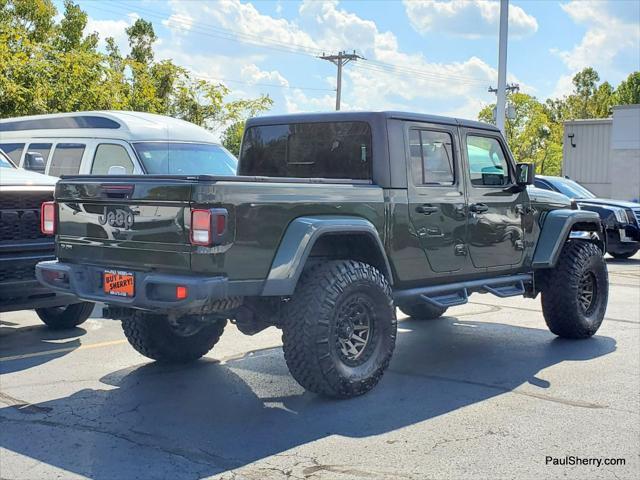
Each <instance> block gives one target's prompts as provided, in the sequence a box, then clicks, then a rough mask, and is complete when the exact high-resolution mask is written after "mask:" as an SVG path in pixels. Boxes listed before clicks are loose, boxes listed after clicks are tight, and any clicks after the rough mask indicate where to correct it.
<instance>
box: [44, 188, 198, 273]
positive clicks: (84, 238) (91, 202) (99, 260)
mask: <svg viewBox="0 0 640 480" xmlns="http://www.w3.org/2000/svg"><path fill="white" fill-rule="evenodd" d="M194 181H195V180H192V179H189V178H184V177H183V178H162V177H150V176H126V177H124V176H123V177H120V176H119V177H113V176H111V177H82V178H69V179H63V180H62V181H60V182H59V183H58V185H57V187H56V202H57V203H58V226H57V235H58V242H57V256H58V258H59V259H60V260H61V261H70V262H73V263H86V264H93V265H104V266H106V267H108V266H112V265H113V266H118V267H127V266H135V267H136V269H141V268H142V269H162V270H176V271H184V270H188V269H189V268H190V264H191V262H190V252H191V245H190V243H189V232H188V230H187V227H186V226H185V222H188V221H189V219H188V215H189V205H190V202H191V190H192V186H193V183H194Z"/></svg>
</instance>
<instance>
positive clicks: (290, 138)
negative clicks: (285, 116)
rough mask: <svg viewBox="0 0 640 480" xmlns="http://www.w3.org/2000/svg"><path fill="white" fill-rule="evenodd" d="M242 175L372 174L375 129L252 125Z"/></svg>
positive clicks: (352, 124) (342, 125) (242, 155)
mask: <svg viewBox="0 0 640 480" xmlns="http://www.w3.org/2000/svg"><path fill="white" fill-rule="evenodd" d="M238 173H239V174H240V175H258V176H266V177H296V178H342V179H355V180H358V179H359V180H363V179H370V178H371V128H370V127H369V124H368V123H365V122H322V123H292V124H286V125H264V126H256V127H251V128H248V129H247V131H246V132H245V135H244V139H243V141H242V151H241V152H240V166H239V172H238Z"/></svg>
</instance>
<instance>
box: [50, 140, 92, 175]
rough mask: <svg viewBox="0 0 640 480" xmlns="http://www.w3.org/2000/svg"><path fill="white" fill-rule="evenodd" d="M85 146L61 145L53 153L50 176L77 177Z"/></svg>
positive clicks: (77, 144)
mask: <svg viewBox="0 0 640 480" xmlns="http://www.w3.org/2000/svg"><path fill="white" fill-rule="evenodd" d="M84 149H85V145H83V144H82V143H59V144H58V145H56V149H55V150H54V151H53V158H52V159H51V167H49V175H51V176H54V177H60V176H62V175H77V174H78V172H79V171H80V163H81V162H82V154H83V153H84Z"/></svg>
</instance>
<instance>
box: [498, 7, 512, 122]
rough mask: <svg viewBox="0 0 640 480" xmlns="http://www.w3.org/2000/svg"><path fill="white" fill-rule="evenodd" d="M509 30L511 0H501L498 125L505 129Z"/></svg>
mask: <svg viewBox="0 0 640 480" xmlns="http://www.w3.org/2000/svg"><path fill="white" fill-rule="evenodd" d="M508 30H509V0H500V37H499V39H498V92H497V93H498V101H497V103H496V126H497V127H498V128H499V129H500V131H501V132H502V133H503V134H505V131H504V111H505V106H506V100H507V92H506V86H507V36H508Z"/></svg>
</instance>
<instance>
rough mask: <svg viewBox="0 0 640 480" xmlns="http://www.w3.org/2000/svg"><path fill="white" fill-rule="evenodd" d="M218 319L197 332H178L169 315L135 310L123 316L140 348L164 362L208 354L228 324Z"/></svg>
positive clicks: (135, 345) (129, 334) (126, 329)
mask: <svg viewBox="0 0 640 480" xmlns="http://www.w3.org/2000/svg"><path fill="white" fill-rule="evenodd" d="M226 324H227V321H226V320H218V321H217V322H215V323H210V324H207V325H205V326H204V327H202V328H201V329H200V330H198V331H197V332H196V333H194V334H193V335H189V336H182V335H178V334H177V333H176V332H175V331H174V330H173V328H172V327H171V325H170V324H169V322H168V320H167V317H166V316H165V315H156V314H151V313H148V312H132V313H130V314H129V315H128V316H127V317H125V318H122V330H123V331H124V335H125V337H127V340H128V341H129V343H130V344H131V346H132V347H133V348H135V349H136V351H137V352H138V353H140V354H142V355H144V356H145V357H147V358H151V359H152V360H157V361H158V362H163V363H187V362H193V361H195V360H197V359H199V358H200V357H202V356H203V355H206V354H207V352H209V350H211V349H212V348H213V346H214V345H215V344H216V343H218V340H220V336H221V335H222V332H223V331H224V327H225V326H226Z"/></svg>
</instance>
